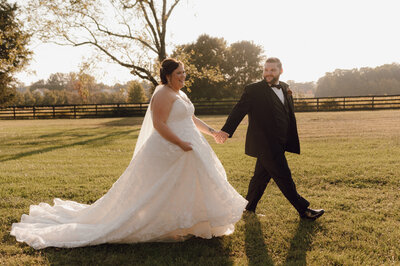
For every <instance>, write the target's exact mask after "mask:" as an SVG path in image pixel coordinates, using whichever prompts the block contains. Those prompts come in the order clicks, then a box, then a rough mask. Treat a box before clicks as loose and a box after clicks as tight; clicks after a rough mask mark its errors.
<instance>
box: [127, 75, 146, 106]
mask: <svg viewBox="0 0 400 266" xmlns="http://www.w3.org/2000/svg"><path fill="white" fill-rule="evenodd" d="M127 85H128V100H127V102H128V103H142V102H147V100H148V99H147V96H146V93H145V91H144V88H143V86H142V84H140V83H139V82H138V81H136V80H134V81H130V82H128V84H127Z"/></svg>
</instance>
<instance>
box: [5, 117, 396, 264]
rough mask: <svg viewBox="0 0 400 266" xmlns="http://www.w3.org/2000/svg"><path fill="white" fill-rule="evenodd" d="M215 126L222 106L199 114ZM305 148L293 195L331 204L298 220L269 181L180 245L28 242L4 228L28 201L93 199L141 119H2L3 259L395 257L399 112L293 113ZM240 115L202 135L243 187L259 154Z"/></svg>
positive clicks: (297, 161) (296, 159) (390, 260)
mask: <svg viewBox="0 0 400 266" xmlns="http://www.w3.org/2000/svg"><path fill="white" fill-rule="evenodd" d="M202 118H203V119H204V120H205V121H206V122H207V123H209V124H210V125H212V126H213V127H215V128H220V127H221V126H222V124H223V123H224V121H225V118H226V117H225V116H206V117H202ZM297 120H298V127H299V133H300V140H301V148H302V154H301V155H300V156H298V155H293V154H288V156H287V158H288V161H289V165H290V167H291V169H292V173H293V177H294V180H295V182H296V185H297V188H298V191H299V193H300V194H301V195H302V196H304V197H305V198H307V199H308V200H309V201H310V202H311V206H312V207H315V208H324V209H325V210H326V214H325V215H324V216H323V217H321V218H320V219H319V220H317V221H315V222H310V221H302V220H300V219H299V217H298V215H297V213H296V212H295V210H294V208H293V207H291V205H290V204H289V203H288V202H287V201H286V199H285V198H284V197H283V195H282V194H281V192H280V191H279V190H278V188H277V186H276V185H275V184H274V182H273V181H271V183H270V184H269V185H268V187H267V190H266V192H265V194H264V196H263V198H262V199H261V201H260V203H259V205H258V209H257V211H258V212H259V213H262V214H264V215H265V216H247V217H244V218H243V219H242V220H241V221H240V222H238V223H237V226H236V231H235V233H234V234H233V235H231V236H227V237H222V238H214V239H211V240H204V239H198V238H193V239H190V240H188V241H185V242H181V243H144V244H143V243H142V244H132V245H115V244H114V245H110V244H105V245H100V246H93V247H84V248H75V249H57V248H47V249H44V250H39V251H37V250H34V249H32V248H30V247H29V246H27V245H25V244H22V243H18V242H16V241H15V238H14V237H12V236H10V235H9V232H10V229H11V224H12V223H13V222H18V221H19V220H20V217H21V215H22V214H23V213H27V212H28V210H29V205H31V204H38V203H39V202H47V203H52V200H53V198H55V197H58V198H62V199H69V200H74V201H78V202H83V203H89V204H90V203H92V202H94V201H95V200H96V199H98V198H100V197H101V196H102V195H103V194H104V193H106V192H107V190H108V189H109V188H110V187H111V185H112V184H113V183H114V182H115V181H116V180H117V179H118V177H119V176H120V175H121V174H122V172H123V171H124V169H125V168H126V167H127V165H128V164H129V162H130V160H131V157H132V153H133V150H134V146H135V142H136V138H137V135H138V133H139V130H140V124H141V119H140V118H115V119H82V120H35V121H0V237H1V244H0V264H6V265H21V264H26V265H29V264H54V265H59V264H67V265H82V264H83V265H89V264H90V265H96V264H101V265H115V264H119V265H121V264H126V265H306V264H307V265H400V211H399V210H400V167H399V166H400V164H399V161H400V110H391V111H365V112H329V113H298V114H297ZM246 126H247V123H246V121H243V122H242V124H241V125H240V127H239V128H238V130H237V132H236V133H235V135H234V137H233V138H232V139H230V140H228V141H227V143H226V144H224V145H217V144H214V143H213V141H212V140H211V139H210V138H208V137H207V138H208V140H209V142H210V143H211V145H212V147H213V148H214V150H215V152H216V153H217V155H218V156H219V158H220V160H221V161H222V163H223V165H224V166H225V169H226V171H227V174H228V179H229V181H230V182H231V184H232V185H233V186H234V187H235V188H236V189H237V190H238V191H239V193H241V194H242V195H243V196H244V195H246V192H247V186H248V183H249V180H250V178H251V175H252V172H253V169H254V164H255V159H254V158H251V157H248V156H245V155H244V137H245V132H246Z"/></svg>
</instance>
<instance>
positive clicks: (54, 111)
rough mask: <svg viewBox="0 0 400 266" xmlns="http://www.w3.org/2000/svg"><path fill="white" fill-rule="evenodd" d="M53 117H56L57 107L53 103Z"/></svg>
mask: <svg viewBox="0 0 400 266" xmlns="http://www.w3.org/2000/svg"><path fill="white" fill-rule="evenodd" d="M53 118H56V107H55V106H54V105H53Z"/></svg>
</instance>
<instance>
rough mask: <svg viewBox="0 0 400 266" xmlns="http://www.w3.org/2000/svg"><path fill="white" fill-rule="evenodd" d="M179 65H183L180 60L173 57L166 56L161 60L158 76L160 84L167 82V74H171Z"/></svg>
mask: <svg viewBox="0 0 400 266" xmlns="http://www.w3.org/2000/svg"><path fill="white" fill-rule="evenodd" d="M180 65H183V63H182V62H181V61H178V60H176V59H174V58H167V59H164V60H163V61H162V62H161V67H160V78H161V83H162V84H167V83H168V79H167V75H171V74H172V72H174V70H175V69H177V68H178V67H179V66H180Z"/></svg>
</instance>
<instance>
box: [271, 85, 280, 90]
mask: <svg viewBox="0 0 400 266" xmlns="http://www.w3.org/2000/svg"><path fill="white" fill-rule="evenodd" d="M270 87H271V88H277V89H278V90H280V89H282V86H281V85H280V84H277V85H270Z"/></svg>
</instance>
